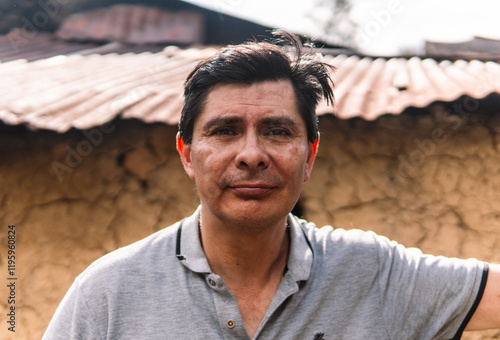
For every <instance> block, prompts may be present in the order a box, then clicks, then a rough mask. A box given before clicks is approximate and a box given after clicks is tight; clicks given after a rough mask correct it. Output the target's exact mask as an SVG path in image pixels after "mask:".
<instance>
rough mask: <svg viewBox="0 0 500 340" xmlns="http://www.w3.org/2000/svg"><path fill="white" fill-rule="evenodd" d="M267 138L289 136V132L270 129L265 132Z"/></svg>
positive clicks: (280, 129) (281, 129)
mask: <svg viewBox="0 0 500 340" xmlns="http://www.w3.org/2000/svg"><path fill="white" fill-rule="evenodd" d="M266 134H267V135H269V136H290V132H289V131H288V130H287V129H283V128H272V129H269V130H268V131H267V132H266Z"/></svg>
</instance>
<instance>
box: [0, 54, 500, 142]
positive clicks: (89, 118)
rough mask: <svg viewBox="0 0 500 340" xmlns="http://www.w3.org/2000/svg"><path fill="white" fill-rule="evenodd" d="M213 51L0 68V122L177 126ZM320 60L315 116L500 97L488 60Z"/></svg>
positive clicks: (53, 126) (499, 76)
mask: <svg viewBox="0 0 500 340" xmlns="http://www.w3.org/2000/svg"><path fill="white" fill-rule="evenodd" d="M214 52H215V49H214V48H210V47H204V48H194V47H193V48H188V49H180V48H177V47H174V46H170V47H167V48H165V50H163V51H162V52H157V53H152V52H143V53H124V54H118V53H108V54H89V55H79V54H73V55H60V56H55V57H51V58H47V59H40V60H37V61H34V62H27V61H26V60H13V61H10V62H5V63H0V93H2V96H0V120H2V121H3V122H4V123H6V124H9V125H18V124H25V125H28V126H30V127H33V128H38V129H49V130H55V131H59V132H64V131H67V130H69V129H71V128H77V129H88V128H91V127H94V126H98V125H100V124H103V123H106V122H108V121H110V120H112V119H114V118H115V117H122V118H137V119H140V120H142V121H144V122H147V123H149V122H164V123H167V124H176V123H177V122H178V120H179V117H180V110H181V106H182V101H183V98H182V84H183V82H184V79H185V78H186V76H187V74H188V73H189V72H190V71H191V70H192V69H193V67H194V66H195V65H196V63H197V62H198V61H199V60H200V59H201V58H204V57H207V56H209V55H211V54H212V53H214ZM324 60H325V61H327V62H328V63H331V64H332V65H334V66H335V67H336V71H335V73H334V75H333V78H334V81H335V84H336V87H335V98H336V99H335V107H334V108H333V109H332V108H331V107H328V106H326V103H325V102H322V103H321V104H320V106H319V108H318V114H319V115H322V114H329V113H334V114H336V115H337V116H338V117H340V118H342V119H349V118H353V117H361V118H363V119H366V120H373V119H376V118H377V117H379V116H381V115H383V114H399V113H401V112H402V111H403V110H404V109H405V108H407V107H411V106H413V107H425V106H427V105H429V104H430V103H432V102H434V101H453V100H455V99H458V98H459V97H460V96H462V95H467V96H470V97H473V98H483V97H485V96H487V95H488V94H490V93H500V65H499V64H498V63H496V62H493V61H488V62H483V61H479V60H472V61H464V60H457V61H455V62H451V61H442V62H437V61H435V60H433V59H420V58H417V57H414V58H410V59H404V58H388V59H385V58H369V57H358V56H346V55H336V56H330V55H327V56H325V57H324Z"/></svg>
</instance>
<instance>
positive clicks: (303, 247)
mask: <svg viewBox="0 0 500 340" xmlns="http://www.w3.org/2000/svg"><path fill="white" fill-rule="evenodd" d="M200 212H201V207H198V209H196V211H195V212H194V214H193V215H191V216H190V217H188V218H186V219H184V220H183V221H182V222H181V223H180V227H179V228H182V229H180V230H179V231H178V237H179V239H178V248H179V249H177V252H179V254H178V255H177V257H178V258H179V260H180V261H181V262H182V263H183V264H184V265H185V266H186V267H187V268H189V269H190V270H192V271H194V272H196V273H211V270H210V265H209V264H208V260H207V258H206V256H205V253H204V251H203V248H202V246H201V240H200V231H199V219H200ZM288 225H289V227H290V253H289V257H288V264H287V267H288V271H289V273H290V274H291V275H292V277H293V278H294V279H295V280H296V281H304V280H307V279H308V278H309V274H310V272H311V266H312V261H313V251H312V249H311V246H310V244H309V241H308V239H307V238H306V233H305V231H304V229H303V226H302V224H301V223H300V222H299V221H298V220H297V218H296V217H295V216H293V215H291V214H290V215H288Z"/></svg>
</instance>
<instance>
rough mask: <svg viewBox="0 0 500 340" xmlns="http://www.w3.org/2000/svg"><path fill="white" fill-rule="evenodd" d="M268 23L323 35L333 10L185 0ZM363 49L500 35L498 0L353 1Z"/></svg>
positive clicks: (305, 4)
mask: <svg viewBox="0 0 500 340" xmlns="http://www.w3.org/2000/svg"><path fill="white" fill-rule="evenodd" d="M186 1H188V2H193V3H197V4H202V5H204V6H206V7H209V8H212V9H215V10H219V11H221V12H224V13H227V14H233V15H238V16H240V17H244V18H248V19H251V20H254V21H257V22H259V23H261V24H265V25H268V26H273V27H274V26H277V27H282V28H286V29H288V30H290V31H294V32H297V33H304V34H307V35H310V36H313V37H314V36H318V34H321V33H320V30H319V27H318V24H317V22H320V21H321V20H322V18H324V17H325V16H326V15H327V14H328V12H327V11H324V10H322V9H318V8H317V7H315V6H314V0H186ZM351 4H352V10H351V13H350V18H351V20H352V21H354V22H355V23H356V25H357V30H356V33H355V39H354V41H355V42H356V44H357V48H358V50H360V51H361V52H363V53H366V54H371V55H397V54H399V53H414V54H418V53H423V52H424V42H425V40H426V39H427V40H431V41H441V42H459V41H467V40H470V39H472V38H473V37H474V36H482V37H487V38H496V39H500V20H499V19H498V15H499V13H500V1H499V0H475V1H471V0H351Z"/></svg>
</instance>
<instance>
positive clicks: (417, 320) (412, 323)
mask: <svg viewBox="0 0 500 340" xmlns="http://www.w3.org/2000/svg"><path fill="white" fill-rule="evenodd" d="M376 237H377V244H378V247H379V248H378V256H379V261H378V263H379V279H378V282H377V284H378V288H379V289H378V290H379V298H380V304H381V307H382V313H383V315H384V320H385V322H386V325H387V329H388V332H389V333H390V334H391V338H393V339H452V338H454V337H455V336H456V335H457V334H458V333H459V332H461V330H460V329H461V328H462V327H461V326H463V324H464V321H465V323H466V321H467V320H466V318H467V317H468V314H469V312H470V311H471V310H472V309H473V307H474V304H475V302H476V301H477V299H478V297H479V298H480V296H479V295H480V291H481V286H482V282H483V288H482V289H484V282H485V278H484V275H483V274H484V272H485V270H487V265H486V264H485V263H483V262H480V261H477V260H475V259H469V260H460V259H454V258H446V257H436V256H430V255H424V254H422V252H421V251H420V250H418V249H416V248H405V247H403V246H401V245H399V244H397V243H396V242H391V241H389V240H388V239H386V238H384V237H379V236H376ZM469 318H470V317H469ZM401 330H403V332H404V333H403V334H401ZM462 331H463V329H462Z"/></svg>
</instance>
